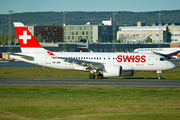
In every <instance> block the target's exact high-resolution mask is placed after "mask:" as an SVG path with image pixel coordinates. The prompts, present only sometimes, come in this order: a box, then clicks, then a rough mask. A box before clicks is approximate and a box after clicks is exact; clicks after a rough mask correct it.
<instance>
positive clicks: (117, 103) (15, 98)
mask: <svg viewBox="0 0 180 120" xmlns="http://www.w3.org/2000/svg"><path fill="white" fill-rule="evenodd" d="M0 119H3V120H4V119H5V120H17V119H18V120H32V119H33V120H44V119H50V120H59V119H62V120H81V119H83V120H120V119H122V120H126V119H128V120H144V119H145V120H178V119H180V88H128V87H43V86H41V87H40V86H0Z"/></svg>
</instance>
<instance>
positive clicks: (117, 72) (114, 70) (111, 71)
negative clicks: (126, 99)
mask: <svg viewBox="0 0 180 120" xmlns="http://www.w3.org/2000/svg"><path fill="white" fill-rule="evenodd" d="M121 71H122V67H121V66H118V65H104V68H103V75H104V76H105V77H110V76H111V77H113V76H114V77H115V76H121Z"/></svg>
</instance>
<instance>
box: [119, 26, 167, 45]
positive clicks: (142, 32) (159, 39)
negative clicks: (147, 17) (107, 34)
mask: <svg viewBox="0 0 180 120" xmlns="http://www.w3.org/2000/svg"><path fill="white" fill-rule="evenodd" d="M148 37H150V38H151V39H152V42H153V43H169V42H170V37H169V32H168V27H167V26H141V25H139V24H138V26H133V27H119V31H118V32H117V39H120V41H121V42H146V39H147V38H148Z"/></svg>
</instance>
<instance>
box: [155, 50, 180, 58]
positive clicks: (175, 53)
mask: <svg viewBox="0 0 180 120" xmlns="http://www.w3.org/2000/svg"><path fill="white" fill-rule="evenodd" d="M179 52H180V51H176V52H173V53H170V54H163V53H159V52H156V51H152V53H155V54H158V55H162V56H164V57H166V58H168V59H170V58H171V56H173V55H178V54H179Z"/></svg>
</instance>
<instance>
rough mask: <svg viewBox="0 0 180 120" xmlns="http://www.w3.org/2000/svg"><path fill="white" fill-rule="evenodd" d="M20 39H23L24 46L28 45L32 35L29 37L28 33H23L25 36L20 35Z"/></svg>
mask: <svg viewBox="0 0 180 120" xmlns="http://www.w3.org/2000/svg"><path fill="white" fill-rule="evenodd" d="M19 39H23V44H27V39H31V35H27V31H23V35H19Z"/></svg>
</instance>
